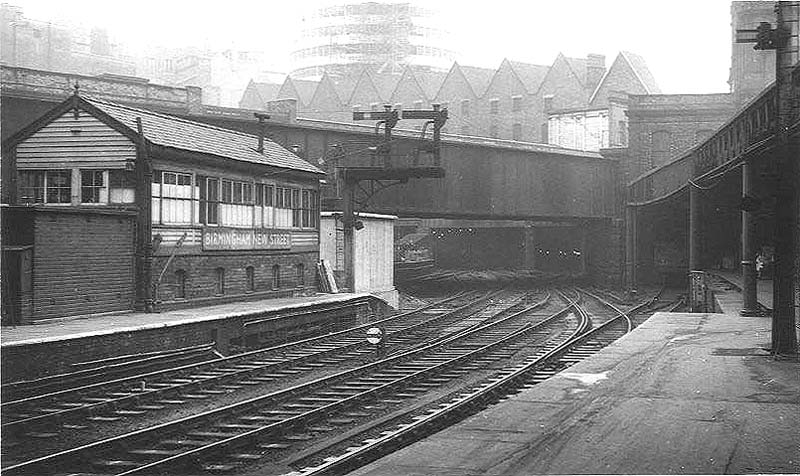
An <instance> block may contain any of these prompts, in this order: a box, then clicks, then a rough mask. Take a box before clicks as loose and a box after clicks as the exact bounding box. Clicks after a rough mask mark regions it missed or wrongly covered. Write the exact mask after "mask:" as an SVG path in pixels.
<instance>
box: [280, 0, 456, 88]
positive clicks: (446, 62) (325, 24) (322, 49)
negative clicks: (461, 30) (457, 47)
mask: <svg viewBox="0 0 800 476" xmlns="http://www.w3.org/2000/svg"><path fill="white" fill-rule="evenodd" d="M304 21H305V25H304V26H303V29H302V33H301V37H300V39H299V40H298V42H297V46H296V48H295V51H294V52H293V53H292V60H293V62H294V64H295V65H294V69H293V71H292V73H291V76H293V77H295V78H304V79H309V78H311V79H320V78H321V77H322V75H323V74H324V73H328V74H330V75H333V76H346V75H350V74H352V73H354V72H357V71H359V70H361V69H362V68H363V67H367V68H369V69H371V70H373V71H381V72H390V73H396V74H399V73H401V72H402V71H403V69H404V68H405V67H406V66H414V67H415V68H416V69H419V70H429V71H437V70H438V71H445V70H446V69H447V68H448V67H449V66H450V64H452V61H453V53H452V52H451V51H449V50H448V49H447V46H446V45H447V34H446V32H445V31H444V30H442V29H441V28H440V27H438V26H437V25H436V23H435V22H434V20H433V15H432V12H431V11H430V10H428V9H426V8H422V7H419V6H415V5H411V4H410V3H376V2H368V3H348V4H343V5H335V6H329V7H324V8H320V9H318V10H316V11H315V12H313V13H312V14H310V15H309V16H307V17H306V18H305V20H304Z"/></svg>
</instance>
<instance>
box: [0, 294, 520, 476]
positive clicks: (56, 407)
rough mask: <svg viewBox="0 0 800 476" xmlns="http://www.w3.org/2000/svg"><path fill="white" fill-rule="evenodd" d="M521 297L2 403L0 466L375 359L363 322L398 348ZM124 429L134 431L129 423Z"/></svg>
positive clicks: (463, 299)
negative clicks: (157, 416)
mask: <svg viewBox="0 0 800 476" xmlns="http://www.w3.org/2000/svg"><path fill="white" fill-rule="evenodd" d="M524 299H525V295H520V293H508V292H504V291H499V292H492V293H485V294H480V295H478V294H477V293H468V294H466V295H459V296H455V297H453V298H448V299H446V300H442V301H438V302H435V303H433V304H431V305H429V306H426V307H425V308H421V309H418V310H415V311H412V312H406V313H402V314H399V315H395V316H391V317H389V318H386V319H382V320H380V321H375V322H371V323H368V324H365V325H362V326H357V327H355V328H351V329H348V330H345V331H340V332H337V333H334V334H329V335H326V336H322V337H318V338H313V339H307V340H304V341H300V342H297V343H291V344H286V345H282V346H278V347H276V348H271V349H265V350H260V351H253V352H249V353H246V354H240V355H237V356H233V357H229V358H226V359H219V360H216V361H214V362H208V363H203V364H199V365H190V366H184V367H179V368H177V369H169V370H162V371H159V372H153V373H150V374H145V375H137V376H132V377H127V378H123V379H120V380H118V381H112V382H106V383H101V384H95V385H90V386H86V387H80V388H77V389H68V390H65V391H61V392H55V393H53V394H48V395H43V396H39V397H33V398H27V399H23V400H21V401H17V402H13V401H12V402H5V403H4V406H3V411H4V413H3V416H4V417H6V418H7V419H8V420H10V421H8V420H7V422H6V423H5V424H4V425H3V432H4V436H5V438H4V439H3V443H4V448H3V449H4V451H3V452H4V454H5V456H6V457H4V461H3V463H4V466H5V465H6V464H8V462H9V457H8V455H9V454H11V453H15V457H16V458H19V457H20V456H21V455H25V456H27V457H28V458H31V457H35V456H36V455H38V454H43V453H46V452H52V451H57V450H59V449H63V448H65V447H67V446H66V445H69V444H72V445H73V446H74V444H75V443H74V442H77V443H78V444H85V443H86V442H88V441H93V440H94V439H97V438H96V437H95V438H91V437H88V438H76V437H75V436H74V435H75V434H76V433H78V434H82V433H86V432H88V431H89V430H90V428H88V427H89V426H92V425H91V424H93V426H98V425H99V426H100V427H101V430H97V431H96V433H104V431H103V430H106V429H107V428H105V427H103V425H102V424H104V423H107V424H111V423H112V422H114V421H117V420H120V419H123V418H124V419H125V421H126V422H128V421H130V420H131V419H139V420H146V418H145V414H146V413H147V412H149V411H151V410H163V409H164V408H166V407H168V406H171V407H177V408H180V409H181V410H183V407H185V406H189V405H191V403H192V402H196V401H197V400H202V399H205V398H208V397H212V396H215V395H217V396H218V395H220V394H230V393H231V392H236V391H237V390H240V389H242V388H243V387H248V386H259V387H257V388H258V389H262V388H263V389H264V391H265V392H267V391H274V390H275V389H276V388H277V389H279V388H282V387H283V388H285V387H287V386H290V385H292V384H296V383H297V382H298V379H299V380H300V381H302V379H303V378H305V379H306V380H309V379H311V378H315V376H319V374H325V373H332V372H335V371H338V370H341V369H342V368H347V367H352V366H355V365H360V364H359V362H360V363H363V362H364V361H368V360H372V359H373V356H374V348H373V347H372V346H370V345H367V344H366V343H365V342H364V329H365V328H367V327H371V326H376V325H380V326H381V327H383V328H384V330H385V331H386V336H387V337H388V341H389V344H388V345H387V349H388V350H390V351H392V352H395V353H397V352H402V351H403V350H404V349H408V348H412V347H415V346H419V345H421V344H422V343H424V342H426V341H431V340H435V339H443V338H446V337H448V336H450V335H452V334H454V333H457V332H461V331H463V330H464V329H468V328H471V327H474V326H475V325H476V323H477V324H479V323H481V322H484V321H485V319H486V317H485V316H482V313H484V312H485V309H486V308H492V307H493V306H494V307H497V306H499V307H500V308H501V312H506V313H508V312H512V311H513V309H514V308H515V306H521V305H524V302H523V301H524ZM447 306H454V307H447ZM490 314H491V313H490ZM252 393H253V392H250V394H252ZM243 398H247V395H245V397H243ZM240 399H242V398H240ZM60 402H63V403H60ZM26 406H27V407H28V408H31V409H32V410H34V411H37V412H38V414H34V415H26V414H24V413H22V414H21V418H17V419H14V418H13V416H11V417H9V413H8V411H9V410H17V412H19V408H24V407H26ZM15 414H16V415H18V416H19V415H20V413H15ZM150 424H152V423H150ZM130 427H134V428H135V426H134V425H130ZM70 432H71V433H70ZM65 433H66V434H65ZM117 433H119V431H117ZM110 434H114V432H113V431H112V432H111V433H110ZM106 435H107V434H106ZM104 437H105V436H104ZM62 440H66V441H67V443H63V442H62ZM70 441H71V442H72V443H69V442H70ZM48 443H49V444H48ZM12 446H13V449H12V448H11V447H12ZM21 448H26V449H22V450H21ZM23 457H24V456H23Z"/></svg>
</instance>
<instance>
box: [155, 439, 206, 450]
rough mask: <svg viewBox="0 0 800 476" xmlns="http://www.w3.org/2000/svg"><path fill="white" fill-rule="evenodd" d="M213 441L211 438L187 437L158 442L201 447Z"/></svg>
mask: <svg viewBox="0 0 800 476" xmlns="http://www.w3.org/2000/svg"><path fill="white" fill-rule="evenodd" d="M211 443H213V442H212V441H210V440H187V439H179V438H173V439H169V440H161V441H160V442H159V443H158V444H159V445H160V446H178V447H184V448H199V447H201V446H206V445H209V444H211Z"/></svg>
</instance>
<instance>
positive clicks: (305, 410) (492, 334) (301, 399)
mask: <svg viewBox="0 0 800 476" xmlns="http://www.w3.org/2000/svg"><path fill="white" fill-rule="evenodd" d="M539 305H541V303H540V304H539ZM512 307H513V306H512ZM536 307H537V306H527V307H523V308H522V309H521V310H519V311H515V312H508V311H507V310H508V309H509V306H508V305H506V306H503V307H502V308H501V309H496V310H495V311H494V312H493V314H492V315H491V316H487V319H486V321H485V322H484V323H483V324H481V325H472V326H469V327H466V328H465V327H464V326H460V328H459V329H458V330H454V331H452V332H451V333H450V335H449V337H447V338H445V339H444V340H439V341H436V342H433V343H430V344H427V345H422V346H418V347H417V348H414V349H412V350H409V351H405V352H402V353H399V354H398V355H395V356H392V357H389V358H386V359H382V360H379V361H377V362H373V363H369V364H367V365H364V366H361V367H358V368H355V369H350V370H345V371H342V372H339V373H338V374H335V375H332V376H328V377H324V378H321V379H318V380H315V381H312V382H307V383H304V384H301V385H298V386H295V387H291V388H288V389H284V390H281V391H278V392H273V393H271V394H268V395H265V396H261V397H258V398H255V399H252V400H249V401H245V402H240V403H237V404H235V405H231V406H228V407H224V408H220V409H216V410H212V411H210V412H206V413H204V414H201V415H195V416H192V417H187V418H184V419H180V420H177V421H173V422H170V423H167V424H162V425H158V426H156V427H153V428H149V429H145V430H141V431H136V432H132V433H130V434H127V435H122V436H119V437H115V438H110V439H107V440H103V441H99V442H95V443H92V444H89V445H86V446H84V447H81V448H75V449H72V450H67V451H63V452H60V453H57V454H53V455H48V456H45V457H42V458H37V459H35V460H31V461H28V462H25V463H20V464H15V465H12V466H8V467H6V468H4V472H5V473H6V474H18V473H27V474H52V468H54V467H58V468H61V469H66V470H69V471H75V472H102V473H104V474H133V473H141V472H148V471H152V470H154V469H157V468H165V467H173V466H174V465H176V464H180V463H185V462H189V461H191V462H193V461H195V460H196V459H197V458H199V457H201V456H202V458H203V459H207V458H209V457H210V456H206V455H214V454H220V453H221V454H225V455H226V456H228V457H229V458H230V460H231V461H232V462H231V461H225V462H223V463H214V462H213V461H212V462H206V463H204V466H203V467H204V468H206V469H210V470H222V469H224V467H228V466H235V465H236V464H237V463H239V462H241V461H242V460H244V461H247V460H250V459H253V458H261V456H262V455H261V454H260V453H241V452H238V453H237V452H234V453H230V454H227V453H226V450H234V449H238V448H240V447H245V448H249V449H251V450H252V448H253V445H257V444H258V442H261V443H264V441H265V440H266V443H265V444H266V445H267V446H269V445H271V444H276V443H270V439H275V438H276V435H279V436H280V438H281V439H285V438H286V437H291V434H290V431H291V430H292V429H295V431H296V429H297V428H298V426H299V427H301V430H305V429H306V428H308V427H311V426H313V424H314V422H316V421H320V420H321V421H322V422H323V423H322V424H323V425H324V424H325V423H326V422H327V423H328V424H334V425H336V424H341V423H343V422H342V421H341V420H340V421H336V419H335V418H331V415H335V414H339V415H340V416H341V418H343V419H345V420H346V419H348V418H362V417H363V415H360V413H359V412H360V411H363V410H364V402H366V401H370V400H373V399H375V398H377V397H379V396H380V397H381V398H382V402H383V403H384V404H397V403H401V402H402V400H403V399H405V398H410V397H413V396H414V395H415V392H420V391H426V390H429V389H430V388H432V386H434V387H435V386H439V385H442V384H443V383H445V382H446V381H448V380H451V379H455V378H458V377H461V376H463V375H464V374H467V373H469V372H470V371H472V370H475V369H477V368H480V367H481V366H483V365H486V364H487V362H491V361H493V360H497V359H499V358H502V357H504V356H506V355H507V353H508V351H507V350H506V351H502V350H498V348H497V346H498V345H499V344H498V343H496V342H494V341H495V340H497V336H498V334H502V335H504V337H502V338H500V341H503V342H508V339H510V338H515V339H517V340H518V339H519V338H520V336H521V335H522V334H521V333H528V332H536V331H537V329H538V327H537V328H534V327H532V326H531V325H530V322H529V321H526V320H525V319H527V318H526V317H525V316H527V315H528V314H530V313H531V311H532V310H533V309H535V308H536ZM500 316H504V317H500ZM538 331H539V332H541V330H540V329H538ZM509 336H513V337H509ZM504 339H505V340H504ZM487 342H488V344H487ZM492 352H493V353H494V354H491V353H492ZM498 352H499V353H498ZM490 354H491V355H490ZM466 360H470V363H469V365H462V366H461V367H463V368H459V369H457V370H454V369H453V366H454V365H456V364H457V363H458V364H462V363H464V362H465V361H466ZM332 429H333V427H331V430H332ZM317 430H318V431H323V429H322V428H317ZM296 437H298V438H300V437H299V436H296ZM254 442H255V443H254ZM278 446H279V447H280V445H278ZM258 449H259V448H258V447H257V446H256V450H258ZM267 449H269V448H267ZM87 462H93V463H87ZM87 464H88V466H89V467H86V465H87Z"/></svg>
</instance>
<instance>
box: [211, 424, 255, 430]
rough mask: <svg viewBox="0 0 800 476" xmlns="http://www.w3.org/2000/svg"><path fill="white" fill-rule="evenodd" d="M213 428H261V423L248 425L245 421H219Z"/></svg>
mask: <svg viewBox="0 0 800 476" xmlns="http://www.w3.org/2000/svg"><path fill="white" fill-rule="evenodd" d="M214 428H219V429H221V430H256V429H258V428H261V425H248V424H247V423H220V424H218V425H214Z"/></svg>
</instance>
